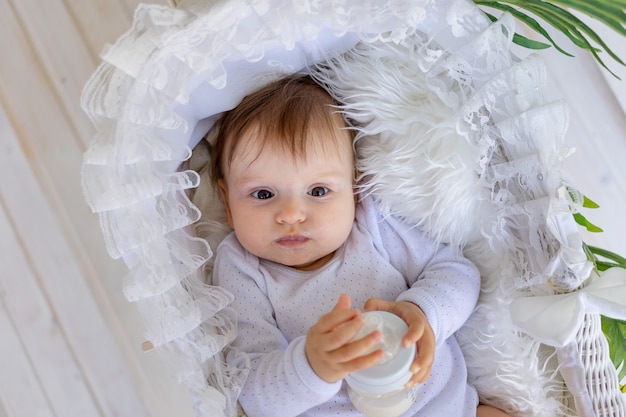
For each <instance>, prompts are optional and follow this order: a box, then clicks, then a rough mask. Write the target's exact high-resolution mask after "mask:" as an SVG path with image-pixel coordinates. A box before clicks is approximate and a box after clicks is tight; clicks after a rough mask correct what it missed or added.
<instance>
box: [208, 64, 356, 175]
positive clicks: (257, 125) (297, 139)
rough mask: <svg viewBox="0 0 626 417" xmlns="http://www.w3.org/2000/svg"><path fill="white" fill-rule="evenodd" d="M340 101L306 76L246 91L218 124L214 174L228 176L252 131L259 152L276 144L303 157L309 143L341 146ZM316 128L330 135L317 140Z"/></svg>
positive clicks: (214, 151)
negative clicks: (312, 140)
mask: <svg viewBox="0 0 626 417" xmlns="http://www.w3.org/2000/svg"><path fill="white" fill-rule="evenodd" d="M336 106H337V103H336V102H335V101H334V100H333V98H332V97H331V96H330V94H328V92H327V91H326V90H324V89H323V88H322V87H321V86H319V85H318V84H316V83H315V81H313V80H312V79H311V77H309V76H303V75H292V76H289V77H286V78H282V79H280V80H278V81H275V82H273V83H271V84H269V85H267V86H265V87H263V88H261V89H260V90H258V91H256V92H254V93H252V94H250V95H248V96H246V97H245V98H244V99H243V100H242V101H241V103H240V104H239V105H238V106H237V107H235V108H234V109H233V110H230V111H229V112H227V113H225V114H224V115H222V117H221V118H220V119H219V120H218V122H217V123H216V125H215V128H214V129H217V131H216V137H215V142H214V143H215V145H214V147H213V149H212V152H211V154H212V155H211V156H212V160H213V161H212V163H213V166H212V172H211V174H212V175H211V178H212V179H213V181H214V182H217V181H218V180H220V179H223V178H224V173H225V169H227V168H228V167H229V166H230V163H231V162H232V160H233V157H234V152H235V149H236V148H237V146H238V145H239V144H241V143H242V142H245V140H246V139H245V138H246V137H249V136H250V135H254V139H255V143H254V144H253V145H254V146H255V147H257V149H258V150H259V151H260V150H261V149H262V148H264V147H265V146H272V147H274V148H276V149H277V150H284V151H289V152H290V153H291V155H292V156H294V157H297V158H302V157H304V156H305V154H306V150H307V147H308V146H311V145H320V146H326V144H327V143H326V142H330V143H331V144H335V145H336V144H337V138H338V136H339V135H336V134H335V132H336V130H337V125H338V123H339V125H340V126H346V124H345V122H344V121H343V118H342V116H341V115H340V114H339V113H338V112H337V111H336ZM310 128H314V129H316V131H317V132H320V131H321V132H323V133H324V138H328V139H329V140H328V141H325V143H320V144H318V143H314V144H311V143H310V140H309V139H310V132H309V129H310ZM350 136H351V137H352V134H350Z"/></svg>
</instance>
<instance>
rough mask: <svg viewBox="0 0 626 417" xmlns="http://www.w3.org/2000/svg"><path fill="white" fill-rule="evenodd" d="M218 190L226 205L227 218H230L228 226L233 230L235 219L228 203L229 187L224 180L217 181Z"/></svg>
mask: <svg viewBox="0 0 626 417" xmlns="http://www.w3.org/2000/svg"><path fill="white" fill-rule="evenodd" d="M217 190H218V192H219V194H220V199H221V200H222V203H224V208H225V209H226V216H227V218H228V226H229V227H230V228H231V229H232V228H233V217H232V215H231V212H230V202H229V201H228V186H227V185H226V182H225V181H224V180H223V179H219V180H217Z"/></svg>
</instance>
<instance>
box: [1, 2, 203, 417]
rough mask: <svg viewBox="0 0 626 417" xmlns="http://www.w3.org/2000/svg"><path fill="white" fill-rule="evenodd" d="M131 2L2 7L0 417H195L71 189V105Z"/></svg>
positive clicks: (78, 120)
mask: <svg viewBox="0 0 626 417" xmlns="http://www.w3.org/2000/svg"><path fill="white" fill-rule="evenodd" d="M157 1H158V0H157ZM155 2H156V1H155ZM138 3H139V1H137V0H90V1H84V0H46V1H40V0H0V39H1V40H0V56H1V57H2V58H0V178H1V179H2V180H1V181H0V417H33V416H56V417H79V416H80V417H105V416H107V417H109V416H111V417H112V416H120V417H126V416H133V417H157V416H158V417H185V416H191V415H192V413H191V407H190V403H189V400H188V398H187V396H186V394H185V393H184V392H183V391H182V387H180V386H179V385H177V384H176V383H175V382H174V381H172V378H171V377H170V375H169V373H168V372H167V371H166V370H165V369H164V368H163V366H162V365H161V363H160V361H159V360H158V358H157V357H155V356H154V354H144V353H142V352H141V349H140V344H141V341H142V340H143V337H142V328H143V326H142V323H141V321H140V318H139V315H138V313H137V311H136V310H135V306H134V305H133V304H130V303H128V302H127V301H126V300H125V299H124V298H123V296H122V291H121V281H122V278H123V276H124V275H125V273H126V267H125V266H124V265H123V264H121V263H119V262H114V261H112V260H111V259H110V258H109V257H108V255H107V253H106V250H105V248H104V242H103V239H102V235H101V232H100V229H99V225H98V220H97V217H96V216H95V215H93V214H91V213H90V212H89V210H88V208H87V206H86V204H85V202H84V199H83V196H82V191H81V188H80V178H79V176H80V165H81V160H82V154H83V152H84V151H85V149H86V146H87V144H88V143H89V142H90V140H91V137H92V134H93V130H92V127H91V125H90V123H89V122H88V120H87V118H86V116H85V115H84V114H83V112H82V111H81V109H80V106H79V97H80V93H81V90H82V88H83V86H84V84H85V82H86V81H87V79H88V77H89V76H90V75H91V74H92V72H93V71H94V70H95V67H96V65H97V64H98V63H99V58H98V55H99V53H100V51H101V50H102V48H103V46H104V44H105V43H107V42H113V41H114V40H115V39H117V37H118V36H119V35H121V34H122V33H123V32H124V31H125V30H127V29H128V27H129V26H130V23H131V20H132V13H133V11H134V9H135V7H136V6H137V4H138ZM161 3H162V4H165V3H166V2H165V0H164V1H162V2H161Z"/></svg>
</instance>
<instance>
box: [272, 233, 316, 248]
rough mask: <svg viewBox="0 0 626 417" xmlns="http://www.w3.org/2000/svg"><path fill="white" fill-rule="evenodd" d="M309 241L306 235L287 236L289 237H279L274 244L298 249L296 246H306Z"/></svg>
mask: <svg viewBox="0 0 626 417" xmlns="http://www.w3.org/2000/svg"><path fill="white" fill-rule="evenodd" d="M309 240H310V238H309V237H307V236H304V235H287V236H282V237H279V238H278V239H276V240H275V241H274V242H275V243H277V244H278V245H280V246H285V247H296V246H301V245H304V244H305V243H306V242H308V241H309Z"/></svg>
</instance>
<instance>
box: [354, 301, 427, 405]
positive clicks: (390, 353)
mask: <svg viewBox="0 0 626 417" xmlns="http://www.w3.org/2000/svg"><path fill="white" fill-rule="evenodd" d="M363 318H364V319H365V324H364V325H363V327H362V328H361V330H360V331H359V333H358V334H357V335H356V336H355V337H354V340H358V339H360V338H362V337H364V336H367V335H368V334H370V333H372V332H373V331H374V330H379V331H380V332H381V333H382V336H383V337H382V340H381V342H380V343H379V344H377V345H376V346H374V347H373V348H372V349H371V350H370V352H373V351H375V350H377V349H383V351H384V352H385V356H384V358H383V359H382V360H381V361H380V362H378V363H377V364H376V365H374V366H371V367H369V368H367V369H363V370H361V371H358V372H352V373H351V374H349V375H348V376H347V377H346V382H347V383H348V385H350V386H351V387H352V388H354V389H357V390H359V391H363V392H369V393H371V394H386V393H389V392H392V391H396V390H398V389H401V388H402V387H403V386H404V384H406V383H407V382H409V380H410V379H411V376H412V374H411V371H410V368H411V364H412V363H413V359H414V358H415V346H411V347H410V348H404V347H402V339H403V338H404V336H405V335H406V333H407V331H408V326H407V325H406V323H405V322H404V320H402V319H401V318H400V317H398V316H396V315H395V314H392V313H389V312H387V311H368V312H365V313H363Z"/></svg>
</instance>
